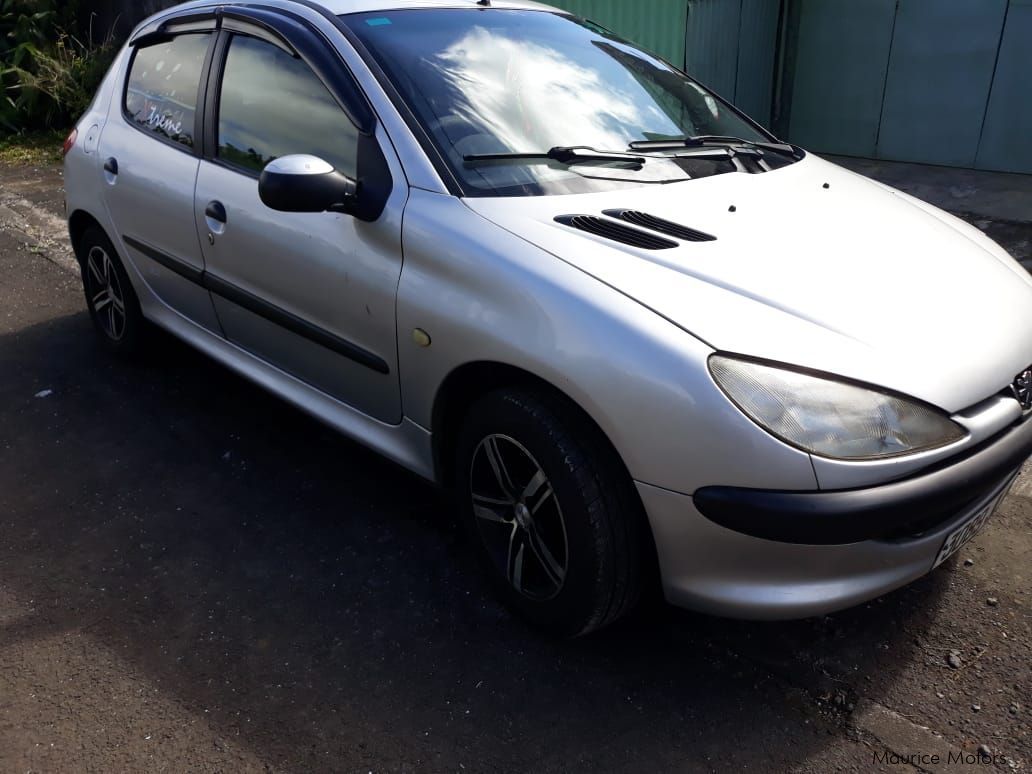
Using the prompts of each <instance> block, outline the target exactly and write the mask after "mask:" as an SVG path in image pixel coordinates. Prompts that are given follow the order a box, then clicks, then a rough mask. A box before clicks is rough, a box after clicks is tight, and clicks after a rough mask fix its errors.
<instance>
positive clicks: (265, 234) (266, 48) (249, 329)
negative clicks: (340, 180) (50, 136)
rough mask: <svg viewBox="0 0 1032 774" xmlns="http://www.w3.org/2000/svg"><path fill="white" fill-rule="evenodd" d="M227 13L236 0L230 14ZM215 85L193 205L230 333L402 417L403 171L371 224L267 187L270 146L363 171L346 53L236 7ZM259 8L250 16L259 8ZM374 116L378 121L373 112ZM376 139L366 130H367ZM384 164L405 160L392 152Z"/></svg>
mask: <svg viewBox="0 0 1032 774" xmlns="http://www.w3.org/2000/svg"><path fill="white" fill-rule="evenodd" d="M228 13H229V11H228V10H227V14H228ZM233 13H234V14H235V16H234V17H233V18H230V17H229V16H228V15H227V16H226V17H224V19H223V24H222V33H221V36H220V42H219V46H218V49H217V52H216V55H215V59H214V64H213V67H212V76H211V81H210V84H209V89H208V90H209V94H210V95H211V96H210V98H209V99H210V101H209V107H210V111H209V112H210V113H211V120H210V121H209V125H208V126H207V127H206V132H207V133H208V134H207V135H206V141H205V146H206V153H205V158H204V159H203V160H202V161H201V166H200V171H199V174H198V178H197V190H196V198H195V204H194V216H195V219H196V225H197V228H198V230H199V232H200V233H201V234H202V248H203V251H204V258H205V263H206V267H207V274H206V277H207V281H208V286H209V287H210V288H211V290H212V297H213V300H214V304H215V307H216V309H217V311H218V316H219V319H220V321H221V323H222V326H223V329H224V331H225V335H226V337H227V338H228V339H229V340H230V341H232V342H233V343H235V344H237V345H239V346H240V347H243V348H244V349H246V350H248V351H250V352H252V353H254V354H256V355H257V356H259V357H261V358H262V359H264V360H266V361H268V362H270V363H272V364H273V365H275V366H277V367H279V368H281V369H282V370H284V371H286V372H288V373H290V374H292V375H293V376H295V377H297V378H298V379H301V380H302V381H304V382H306V383H307V384H309V385H312V386H314V387H316V388H318V389H319V390H321V391H323V392H324V393H326V394H328V395H330V396H332V397H334V398H336V399H338V400H340V401H342V402H344V403H347V404H349V405H350V406H353V407H354V408H357V409H358V410H359V411H361V412H363V413H365V414H367V415H369V416H371V417H375V418H376V419H379V420H381V421H383V422H388V423H392V424H395V423H398V422H400V421H401V416H402V413H401V395H400V385H399V380H398V372H397V330H396V321H395V302H396V294H397V287H398V280H399V277H400V274H401V265H402V253H401V216H402V212H403V209H404V205H405V201H406V198H407V195H408V191H407V186H406V185H405V183H404V177H403V176H402V175H401V174H394V175H393V176H392V178H393V182H392V183H391V185H392V186H393V190H392V192H391V194H390V196H389V198H388V201H387V205H386V207H385V209H384V211H383V213H382V215H380V217H379V218H378V219H377V220H376V221H375V222H371V223H369V222H362V221H360V220H357V219H355V218H354V217H351V216H349V215H344V214H340V213H329V212H327V213H319V214H299V213H283V212H275V211H273V210H271V209H269V208H268V207H266V206H265V205H264V204H263V203H262V201H261V200H260V199H259V196H258V178H259V175H260V173H261V170H262V169H263V167H264V166H265V165H266V164H267V163H268V162H270V161H272V160H273V159H274V158H278V157H282V156H286V155H291V154H298V153H305V154H312V155H315V156H319V157H321V158H323V159H324V160H326V161H328V162H329V163H330V164H332V165H333V166H334V167H336V168H337V169H338V170H339V171H341V172H343V173H345V174H347V175H349V176H350V177H353V178H361V174H360V171H359V167H360V166H361V164H360V163H359V155H358V150H359V146H360V144H361V145H362V146H363V147H364V148H366V149H368V148H369V147H373V148H374V149H375V150H376V152H377V153H381V154H393V149H392V148H391V147H390V145H389V143H387V142H385V139H386V138H385V136H382V131H383V130H382V128H377V129H376V131H377V132H378V133H380V134H381V136H380V137H379V141H378V142H373V144H372V146H370V144H369V142H363V143H360V141H359V140H360V138H359V135H360V130H359V128H358V126H357V125H356V121H355V120H354V117H355V116H356V115H358V114H360V113H362V112H363V111H364V113H365V114H366V115H369V116H371V111H370V110H369V107H368V105H366V104H365V103H364V100H363V102H362V104H361V105H356V104H355V101H356V100H362V95H361V91H360V89H359V87H358V86H357V84H355V82H354V80H353V79H351V76H350V74H349V72H348V71H347V68H346V66H345V64H344V62H343V61H342V60H341V58H340V56H339V54H337V53H336V52H335V51H333V50H332V49H331V48H330V47H329V45H328V44H327V43H326V41H325V40H324V39H323V38H321V37H320V36H318V35H316V34H315V32H314V31H313V30H311V29H308V28H306V27H305V25H304V24H303V23H302V22H300V21H299V20H298V19H297V18H296V17H292V18H286V17H283V18H280V17H278V16H276V15H275V14H274V13H273V12H271V11H267V10H259V9H234V11H233ZM249 19H250V20H249ZM374 123H375V122H374ZM366 139H367V140H369V139H370V138H368V137H367V138H366ZM388 167H390V168H394V169H398V170H400V166H399V164H398V162H397V159H396V157H394V156H393V155H391V156H390V163H389V164H388Z"/></svg>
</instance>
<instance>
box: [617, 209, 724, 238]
mask: <svg viewBox="0 0 1032 774" xmlns="http://www.w3.org/2000/svg"><path fill="white" fill-rule="evenodd" d="M605 214H606V215H608V216H609V217H611V218H616V219H617V220H625V221H627V222H628V223H633V224H634V225H635V226H641V227H642V228H647V229H649V230H650V231H658V232H659V233H661V234H666V235H667V236H672V237H674V238H675V239H682V240H684V241H685V242H715V241H717V238H716V237H715V236H713V235H712V234H707V233H705V232H703V231H696V230H695V229H694V228H688V227H687V226H682V225H681V224H680V223H672V222H670V221H669V220H663V218H657V217H656V216H655V215H649V214H648V213H645V212H638V211H637V210H606V212H605Z"/></svg>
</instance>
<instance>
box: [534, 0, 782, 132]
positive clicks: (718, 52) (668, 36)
mask: <svg viewBox="0 0 1032 774" xmlns="http://www.w3.org/2000/svg"><path fill="white" fill-rule="evenodd" d="M552 3H553V4H554V5H557V6H559V7H561V8H565V9H566V10H568V11H571V12H572V13H575V14H577V15H578V16H583V17H585V18H588V19H591V20H593V21H596V22H598V23H599V24H601V25H603V26H604V27H608V28H609V29H611V30H613V31H614V32H616V33H618V34H619V35H621V36H622V37H625V38H627V39H628V40H631V41H633V42H635V43H637V44H638V45H640V46H642V47H643V48H646V49H648V50H649V51H652V52H654V53H656V54H659V55H660V56H662V57H663V58H665V59H667V60H668V61H670V62H672V63H673V64H674V65H676V66H677V67H680V68H683V69H685V70H686V71H687V72H688V73H689V74H691V75H692V77H694V78H697V79H698V80H699V81H700V82H702V83H704V84H705V85H706V86H708V87H710V88H711V89H713V90H714V91H716V92H717V93H718V94H720V95H721V96H722V97H724V98H725V99H727V100H728V101H730V102H732V103H734V104H736V105H738V106H739V107H740V108H742V109H743V110H744V111H745V112H747V113H749V115H751V116H752V117H753V118H754V119H756V120H757V121H759V122H760V123H762V124H764V125H767V124H769V121H770V117H771V100H772V93H773V85H774V65H775V61H774V60H775V55H776V50H777V36H778V20H779V15H780V8H781V0H638V1H637V2H627V0H552Z"/></svg>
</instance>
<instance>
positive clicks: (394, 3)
mask: <svg viewBox="0 0 1032 774" xmlns="http://www.w3.org/2000/svg"><path fill="white" fill-rule="evenodd" d="M315 2H316V3H317V4H318V5H321V6H322V7H323V8H325V9H326V10H327V11H329V12H330V13H333V14H336V15H338V16H339V15H341V14H347V13H364V12H367V11H398V10H403V9H406V8H483V7H484V4H483V3H480V2H479V0H315ZM490 7H491V8H527V9H536V10H548V11H558V10H559V9H558V8H554V7H552V6H549V5H545V4H544V3H537V2H532V0H490Z"/></svg>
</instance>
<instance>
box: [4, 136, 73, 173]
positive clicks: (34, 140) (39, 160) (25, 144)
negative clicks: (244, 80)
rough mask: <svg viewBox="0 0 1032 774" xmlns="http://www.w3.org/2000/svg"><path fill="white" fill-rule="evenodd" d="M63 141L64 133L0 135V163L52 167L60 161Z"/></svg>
mask: <svg viewBox="0 0 1032 774" xmlns="http://www.w3.org/2000/svg"><path fill="white" fill-rule="evenodd" d="M64 140H65V133H64V132H28V133H25V134H0V163H2V164H22V165H32V166H37V167H42V166H52V165H54V164H57V163H59V162H60V161H61V145H62V143H64Z"/></svg>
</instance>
